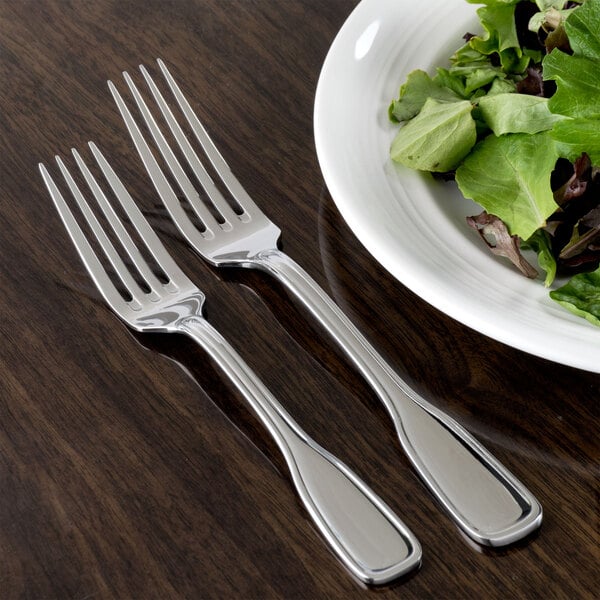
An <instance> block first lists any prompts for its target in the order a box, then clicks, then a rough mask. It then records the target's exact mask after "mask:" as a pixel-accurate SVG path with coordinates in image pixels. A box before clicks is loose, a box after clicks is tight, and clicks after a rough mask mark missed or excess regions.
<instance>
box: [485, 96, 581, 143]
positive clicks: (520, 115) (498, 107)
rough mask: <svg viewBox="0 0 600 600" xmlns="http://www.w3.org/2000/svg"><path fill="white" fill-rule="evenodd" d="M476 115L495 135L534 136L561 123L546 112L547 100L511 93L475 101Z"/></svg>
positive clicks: (554, 115)
mask: <svg viewBox="0 0 600 600" xmlns="http://www.w3.org/2000/svg"><path fill="white" fill-rule="evenodd" d="M479 115H480V116H481V117H482V118H483V120H484V121H485V122H486V123H487V124H488V126H489V128H490V129H491V130H492V131H493V132H494V133H495V134H496V135H503V134H505V133H538V132H540V131H545V130H547V129H552V126H553V125H554V123H555V122H556V121H559V120H561V119H563V117H562V116H560V115H556V114H554V113H551V112H550V109H549V108H548V99H547V98H540V97H539V96H530V95H528V94H514V93H509V94H492V95H489V94H488V95H487V96H484V97H483V98H481V99H480V100H479ZM580 154H581V153H580Z"/></svg>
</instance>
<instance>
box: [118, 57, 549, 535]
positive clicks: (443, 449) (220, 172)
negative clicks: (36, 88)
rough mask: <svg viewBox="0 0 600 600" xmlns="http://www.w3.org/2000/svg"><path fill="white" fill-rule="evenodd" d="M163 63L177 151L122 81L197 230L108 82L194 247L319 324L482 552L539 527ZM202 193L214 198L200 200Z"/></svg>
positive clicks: (499, 469)
mask: <svg viewBox="0 0 600 600" xmlns="http://www.w3.org/2000/svg"><path fill="white" fill-rule="evenodd" d="M158 65H159V67H160V69H161V71H162V75H163V76H164V79H165V81H166V84H167V87H168V88H169V89H170V91H171V93H172V95H173V96H174V98H175V101H176V104H177V105H178V106H179V110H180V112H181V113H182V114H183V116H184V117H185V120H186V121H187V124H188V126H189V128H190V129H191V130H192V132H193V137H191V136H190V137H191V139H190V137H188V136H187V135H186V134H185V133H184V131H183V129H182V127H181V126H180V124H179V122H178V120H177V118H176V117H175V115H174V113H173V112H172V110H171V108H170V107H169V104H168V103H167V101H166V100H165V98H164V96H163V95H162V93H161V91H160V90H159V88H158V86H157V85H156V84H155V82H154V81H153V79H152V78H151V76H150V75H149V73H148V71H147V70H146V69H145V68H144V67H143V66H141V67H140V70H141V72H142V75H143V77H144V79H145V81H146V83H147V85H148V87H149V89H150V92H151V95H152V97H153V98H154V103H155V104H156V105H157V106H158V108H159V110H160V114H162V118H163V119H164V121H165V122H166V124H167V127H166V128H164V129H165V130H166V132H167V134H168V135H170V137H171V138H174V139H175V141H176V144H177V145H176V146H172V142H171V143H170V142H169V141H167V138H166V137H165V135H164V134H163V131H162V130H161V128H160V127H159V125H158V123H157V121H156V119H155V117H154V116H153V113H152V112H151V111H150V109H149V108H148V105H147V104H146V102H145V101H144V98H143V97H142V94H141V93H140V92H139V90H138V88H137V87H136V85H135V84H134V82H133V80H132V79H131V77H130V76H129V75H128V73H124V74H123V75H124V78H125V81H126V83H127V86H128V87H129V90H130V91H131V93H132V95H133V98H134V100H135V104H136V105H137V107H138V110H139V112H140V115H141V117H142V119H143V121H144V122H145V123H146V126H147V128H148V129H149V131H150V133H151V135H152V138H153V139H154V142H155V144H156V146H157V148H158V150H159V153H160V155H162V158H163V159H164V161H165V162H166V164H167V165H168V168H169V170H170V171H171V174H172V176H173V179H174V180H175V181H176V183H177V186H178V187H179V188H180V190H181V192H182V193H183V194H184V196H185V198H186V199H187V202H188V203H189V205H190V206H191V207H192V210H193V211H194V212H195V216H196V218H198V219H199V220H200V221H201V223H202V225H201V226H200V227H196V226H195V225H194V223H193V222H192V220H191V219H190V217H189V216H188V214H187V213H186V211H185V209H184V208H183V206H182V203H181V202H180V200H179V198H178V196H177V193H176V192H175V191H174V189H173V187H172V186H171V184H170V183H169V181H168V179H167V177H166V176H165V174H164V172H163V171H162V169H161V167H160V166H159V164H158V162H157V160H156V159H155V157H154V155H153V153H152V151H151V149H150V147H149V145H148V143H147V142H146V139H145V137H144V135H143V134H142V133H141V131H140V129H139V127H138V125H137V124H136V121H135V119H134V118H133V116H132V114H131V112H130V110H129V109H128V107H127V105H126V103H125V102H124V100H123V98H122V96H121V95H120V94H119V92H118V91H117V89H116V87H115V86H114V84H113V83H112V82H110V81H109V82H108V83H109V87H110V90H111V92H112V94H113V97H114V99H115V101H116V103H117V106H118V108H119V110H120V112H121V115H122V116H123V119H124V121H125V124H126V126H127V129H128V130H129V133H130V135H131V137H132V139H133V142H134V144H135V146H136V148H137V150H138V153H139V154H140V156H141V158H142V161H143V162H144V165H145V167H146V170H147V171H148V174H149V175H150V178H151V180H152V182H153V183H154V186H155V188H156V190H157V191H158V193H159V195H160V197H161V198H162V201H163V202H164V204H165V206H166V208H167V209H168V211H169V213H170V214H171V217H172V218H173V220H174V222H175V224H176V225H177V227H178V228H179V230H180V231H181V233H182V234H183V236H184V237H185V238H186V239H187V240H188V242H189V243H190V244H191V246H192V247H193V248H195V250H196V251H197V252H198V253H199V254H200V255H201V256H202V257H203V258H204V259H206V260H207V261H209V262H210V263H212V264H213V265H216V266H220V267H221V266H222V267H230V266H241V267H251V268H257V269H261V270H263V271H266V272H268V273H270V274H271V275H274V276H275V277H276V278H278V279H279V280H280V281H281V282H282V283H283V284H284V285H285V286H286V287H287V288H288V290H290V291H291V292H292V294H293V295H294V296H295V297H296V298H297V299H298V300H299V301H300V302H301V303H302V304H303V305H304V306H305V307H306V308H307V309H308V310H309V311H310V312H311V313H312V314H313V315H314V316H315V317H316V318H317V320H318V321H319V322H320V323H321V324H322V325H323V327H324V328H325V329H326V330H327V331H328V332H329V334H331V336H332V337H333V339H334V340H335V341H336V342H337V343H338V344H339V346H340V347H341V348H342V349H343V350H344V351H345V353H346V355H347V356H348V357H349V358H350V359H351V360H352V362H353V363H354V364H355V366H356V367H357V368H358V370H359V371H360V372H361V373H362V375H363V376H364V378H365V379H366V381H367V382H368V383H369V384H370V385H371V387H372V388H373V390H374V391H375V392H376V393H377V395H378V396H379V398H380V399H381V401H382V402H383V404H384V405H385V407H386V409H387V411H388V412H389V414H390V415H391V417H392V420H393V422H394V425H395V427H396V431H397V434H398V437H399V439H400V442H401V445H402V447H403V449H404V451H405V452H406V454H407V455H408V457H409V458H410V460H411V462H412V464H413V465H414V467H415V468H416V470H417V472H418V473H419V475H420V476H421V478H422V479H423V481H424V482H425V484H426V485H427V486H428V487H429V489H430V490H431V491H432V492H433V493H434V495H435V496H436V497H437V499H438V500H439V501H440V502H441V504H442V506H443V507H444V508H445V509H446V510H447V512H448V513H449V514H450V515H451V516H452V517H453V519H454V520H455V522H456V523H457V524H458V525H459V527H460V528H461V529H462V530H463V531H464V532H465V533H466V534H467V535H468V536H469V537H471V538H472V539H474V540H475V541H477V542H479V543H481V544H486V545H491V546H502V545H506V544H510V543H512V542H514V541H516V540H518V539H520V538H522V537H524V536H526V535H528V534H529V533H530V532H531V531H533V530H535V529H537V528H538V527H539V525H540V524H541V520H542V509H541V506H540V505H539V503H538V502H537V500H536V499H535V497H534V496H533V495H532V494H531V493H530V492H529V490H527V489H526V488H525V487H524V486H523V485H522V484H521V483H520V482H519V481H518V480H517V479H516V478H515V477H514V475H513V474H512V473H510V472H509V471H508V470H507V469H506V468H505V467H504V466H503V465H502V464H501V463H500V462H499V461H498V460H496V459H495V458H494V457H493V456H492V455H491V454H490V453H489V452H488V451H487V450H486V449H485V448H484V447H483V446H482V445H481V444H480V443H479V442H478V441H477V440H476V439H475V438H473V437H472V436H471V435H470V434H469V433H468V432H467V431H466V430H465V429H464V428H463V427H462V426H460V425H459V424H458V423H457V422H456V421H454V420H453V419H452V418H450V417H449V416H448V415H447V414H445V413H444V412H442V411H441V410H439V409H438V408H436V407H435V406H433V405H432V404H431V403H430V402H428V401H427V400H425V399H424V398H423V397H421V396H420V395H419V394H417V393H416V392H415V391H414V390H413V389H411V388H410V386H409V385H408V384H407V383H406V382H405V381H403V380H402V379H401V378H400V377H399V376H398V374H397V373H395V372H394V370H393V369H392V368H391V367H390V366H389V365H388V364H387V363H386V362H385V360H384V359H383V358H382V357H381V356H380V355H379V353H378V352H377V351H376V350H375V348H373V346H372V345H371V344H370V343H369V342H368V341H367V340H366V338H365V337H364V336H363V335H362V334H361V333H360V332H359V331H358V329H357V328H356V327H355V326H354V325H353V324H352V322H351V321H350V320H349V319H348V317H346V315H345V314H344V313H343V312H342V311H341V310H340V308H339V307H338V306H337V305H336V304H335V303H334V302H333V300H332V299H331V298H330V297H329V296H328V295H327V294H326V293H325V292H324V291H323V290H322V289H321V288H320V287H319V285H318V284H317V283H316V282H315V281H314V280H313V279H312V278H311V277H310V276H309V275H308V274H307V273H306V271H304V269H302V268H301V267H300V266H299V265H298V264H297V263H295V262H294V261H293V260H292V259H291V258H290V257H289V256H287V255H285V254H284V253H283V252H281V251H280V250H279V249H278V248H277V242H278V239H279V235H280V231H279V229H278V228H277V227H276V226H275V225H274V224H273V223H272V222H271V221H270V220H269V219H268V218H267V217H266V215H265V214H264V213H263V212H262V211H261V210H260V209H259V208H258V207H257V206H256V204H255V203H254V202H253V201H252V199H251V198H250V197H249V195H248V194H247V193H246V191H245V190H244V188H243V187H242V186H241V184H240V183H239V182H238V180H237V179H236V178H235V176H234V175H233V174H232V172H231V170H230V169H229V167H228V166H227V163H226V162H225V161H224V159H223V158H222V156H221V155H220V153H219V151H218V150H217V148H216V147H215V145H214V144H213V142H212V141H211V139H210V137H209V136H208V134H207V132H206V130H205V129H204V127H203V126H202V124H201V123H200V121H199V120H198V117H197V116H196V114H195V113H194V111H193V110H192V108H191V106H190V104H189V103H188V101H187V100H186V98H185V97H184V95H183V93H182V92H181V90H180V88H179V87H178V85H177V83H176V82H175V80H174V79H173V77H172V76H171V74H170V73H169V71H168V70H167V68H166V66H165V65H164V63H163V62H162V61H161V60H158ZM194 138H195V140H194ZM193 143H194V144H195V145H196V147H199V148H198V149H200V148H201V149H202V150H203V152H204V155H205V161H206V162H207V164H210V165H212V169H213V171H214V172H215V173H216V176H217V178H218V179H220V180H221V183H223V184H224V187H226V188H227V190H228V192H229V194H230V196H231V198H230V200H231V199H232V200H233V205H234V206H235V209H234V208H232V207H231V205H230V203H229V202H228V201H227V200H226V198H225V197H224V195H223V194H222V193H221V192H220V191H219V188H218V187H217V186H216V185H215V183H214V182H213V179H211V176H210V175H209V173H208V171H207V169H206V168H205V166H204V164H203V162H202V161H201V160H200V158H199V156H198V154H197V152H196V149H195V148H194V145H193ZM173 147H175V148H176V149H177V147H178V150H176V151H177V153H178V154H179V155H181V156H182V157H183V161H184V164H185V163H187V165H186V166H187V167H188V169H187V172H189V171H191V172H192V173H193V177H194V178H195V180H196V183H194V182H193V181H192V180H191V179H190V177H189V176H188V175H187V173H186V170H185V169H184V167H183V166H182V164H181V159H180V158H178V157H177V155H176V151H174V150H173ZM199 191H202V192H203V194H204V195H205V196H207V197H208V198H207V199H206V200H203V199H201V197H200V195H199ZM215 211H216V212H217V213H219V217H218V218H215V216H214V214H215Z"/></svg>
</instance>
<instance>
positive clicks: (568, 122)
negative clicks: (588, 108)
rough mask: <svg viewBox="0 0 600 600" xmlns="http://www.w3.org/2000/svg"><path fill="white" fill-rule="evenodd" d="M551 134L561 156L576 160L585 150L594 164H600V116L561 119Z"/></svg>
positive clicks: (572, 160)
mask: <svg viewBox="0 0 600 600" xmlns="http://www.w3.org/2000/svg"><path fill="white" fill-rule="evenodd" d="M550 135H551V136H552V138H553V139H554V141H555V142H556V146H557V149H558V152H559V154H560V156H562V157H564V158H567V159H569V160H570V161H571V162H575V160H577V158H578V157H579V156H581V155H582V154H583V153H584V152H585V153H586V154H587V155H588V156H589V157H590V160H591V161H592V164H593V165H600V118H597V119H565V120H561V121H560V122H558V123H555V124H554V127H553V129H552V131H551V133H550Z"/></svg>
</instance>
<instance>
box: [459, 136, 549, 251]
mask: <svg viewBox="0 0 600 600" xmlns="http://www.w3.org/2000/svg"><path fill="white" fill-rule="evenodd" d="M556 161H557V154H556V151H555V148H554V143H553V142H552V139H551V138H550V136H549V134H548V132H542V133H536V134H534V135H529V134H525V133H512V134H508V135H503V136H500V137H496V136H494V135H489V136H488V137H486V138H485V139H484V140H483V141H482V142H480V143H479V144H477V145H476V146H475V148H474V149H473V151H472V152H471V153H470V154H469V155H468V156H467V157H466V158H465V160H464V161H463V163H462V164H461V165H460V167H459V168H458V169H457V171H456V181H457V183H458V186H459V188H460V190H461V192H462V193H463V195H464V196H465V197H467V198H472V199H473V200H474V201H475V202H477V204H479V205H481V206H482V207H483V208H484V209H485V210H486V211H487V212H488V213H490V214H493V215H496V216H497V217H499V218H500V219H502V220H503V221H504V222H505V223H506V226H507V227H508V229H509V232H510V234H511V235H518V236H519V237H520V238H522V239H524V240H527V239H529V238H530V237H531V236H532V235H533V233H534V232H535V231H536V230H537V229H539V228H540V227H543V226H544V225H545V223H546V219H547V218H548V217H549V216H550V215H551V214H552V213H553V212H554V211H555V210H556V209H557V208H558V207H557V205H556V202H555V201H554V197H553V194H552V188H551V187H550V174H551V173H552V171H553V169H554V166H555V164H556Z"/></svg>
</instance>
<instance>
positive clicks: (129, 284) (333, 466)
mask: <svg viewBox="0 0 600 600" xmlns="http://www.w3.org/2000/svg"><path fill="white" fill-rule="evenodd" d="M90 147H91V150H92V153H93V155H94V157H95V159H96V162H97V164H98V166H99V168H100V170H101V171H102V173H103V175H104V177H105V179H106V182H107V183H108V187H109V189H110V190H112V194H113V195H114V196H115V197H116V199H117V200H118V205H120V206H121V207H122V209H123V211H124V213H125V214H126V215H127V219H128V220H129V221H130V222H131V223H132V224H133V226H134V228H135V231H136V232H137V235H138V236H139V238H140V240H141V241H142V242H143V245H144V246H145V247H146V249H147V250H148V251H149V252H150V254H151V255H152V257H153V259H154V261H155V262H156V265H158V267H159V269H160V271H161V272H162V275H161V277H160V278H159V277H158V276H157V275H156V274H155V272H154V270H153V269H152V265H151V264H149V263H148V261H147V260H146V258H145V257H144V254H142V251H141V250H140V245H139V243H136V241H134V239H135V238H134V236H132V235H130V233H129V231H128V229H127V228H126V226H125V225H124V222H123V221H122V220H121V218H120V216H119V215H118V213H117V211H116V210H115V209H114V207H113V204H112V203H111V202H110V201H109V199H108V196H107V195H106V193H105V192H104V189H103V188H102V187H101V185H100V184H99V182H98V180H97V179H96V178H95V177H94V175H93V174H92V172H91V171H90V169H89V168H88V167H87V166H86V164H85V163H84V161H83V159H82V158H81V156H80V155H79V153H78V152H77V151H76V150H73V156H74V157H75V161H76V163H77V165H78V167H79V170H80V171H81V173H82V175H83V178H84V179H85V181H86V183H87V185H88V187H89V191H90V192H91V194H92V196H93V197H94V198H95V199H96V202H97V204H98V206H99V208H100V211H98V210H97V209H96V210H93V209H92V208H91V206H90V204H89V203H88V202H87V201H86V199H85V197H84V194H83V193H82V192H81V189H80V187H79V186H78V185H77V183H76V181H75V179H74V178H73V177H72V176H71V173H70V172H69V170H68V169H67V167H66V166H65V163H64V162H63V161H62V160H61V159H60V158H59V157H56V160H57V163H58V166H59V169H60V171H61V173H62V175H63V177H64V179H65V181H66V184H67V187H68V189H69V190H70V192H71V194H72V196H73V198H74V199H75V201H76V203H77V205H78V206H79V208H80V210H81V212H82V213H83V216H84V218H85V220H86V221H87V223H88V225H89V227H90V229H91V230H92V231H93V233H94V236H95V237H96V240H97V243H98V245H99V246H100V247H101V249H102V252H103V253H104V254H105V258H106V259H107V260H108V262H109V263H110V265H111V267H112V269H113V270H114V272H115V273H116V275H117V277H118V279H119V280H120V284H119V286H117V285H116V284H115V283H114V282H113V280H112V279H111V277H110V275H109V273H108V272H107V271H106V270H105V267H104V266H103V262H102V260H103V259H102V257H101V254H100V255H99V254H98V253H97V252H96V251H95V250H94V249H93V247H92V245H91V244H90V242H89V241H88V239H87V237H86V235H85V234H84V232H83V230H82V229H81V227H80V226H79V224H78V221H77V219H76V218H75V216H74V213H73V212H72V211H71V209H70V208H69V205H68V204H67V202H66V201H65V199H64V197H63V196H62V194H61V192H60V189H59V187H58V186H57V185H56V183H55V182H54V180H53V179H52V177H51V176H50V174H49V173H48V171H47V169H46V168H45V167H44V165H40V170H41V173H42V176H43V178H44V181H45V183H46V186H47V187H48V190H49V192H50V195H51V196H52V199H53V200H54V203H55V205H56V208H57V209H58V212H59V214H60V216H61V218H62V220H63V222H64V224H65V227H66V229H67V231H68V232H69V235H70V236H71V239H72V241H73V243H74V244H75V246H76V248H77V251H78V252H79V255H80V257H81V259H82V261H83V263H84V264H85V266H86V268H87V270H88V272H89V274H90V275H91V277H92V279H93V280H94V281H95V283H96V285H97V286H98V289H99V290H100V292H101V293H102V295H103V297H104V299H105V300H106V302H107V303H108V305H109V306H110V307H111V308H112V309H113V310H114V312H116V313H117V315H118V316H119V317H121V319H122V320H123V321H125V322H126V323H127V324H128V325H129V326H130V327H132V328H133V329H135V330H137V331H154V332H166V333H171V332H182V333H184V334H187V335H188V336H190V337H191V338H192V339H194V340H195V341H196V342H197V343H198V344H200V346H202V348H204V350H205V351H206V352H207V353H208V354H209V355H210V356H211V358H212V359H213V360H214V361H215V362H216V363H217V364H218V365H219V367H220V368H221V369H222V370H223V371H224V373H225V374H226V375H227V376H228V377H229V378H230V379H231V381H232V382H233V383H234V385H235V386H236V388H237V389H238V390H239V392H240V393H241V394H242V395H243V397H244V398H245V399H246V400H247V402H248V404H249V405H250V406H251V408H252V409H253V410H254V412H255V413H256V414H257V416H258V417H259V418H260V420H261V421H262V423H263V424H264V425H265V427H266V428H267V430H268V431H269V432H270V433H271V435H272V436H273V438H274V439H275V441H276V442H277V445H278V446H279V448H280V449H281V451H282V453H283V455H284V457H285V459H286V462H287V465H288V467H289V469H290V472H291V475H292V480H293V482H294V484H295V487H296V490H297V491H298V494H299V496H300V498H301V499H302V501H303V503H304V505H305V507H306V508H307V510H308V512H309V514H310V516H311V517H312V519H313V520H314V522H315V523H316V525H317V527H318V528H319V530H320V531H321V533H322V534H323V536H324V537H325V539H326V540H327V541H328V542H329V544H330V545H331V547H332V548H333V550H334V551H335V552H336V554H337V556H338V557H339V558H340V559H341V561H342V562H343V563H344V564H345V565H346V567H347V568H348V569H349V570H350V571H351V572H352V573H353V574H354V575H355V576H357V577H358V578H360V579H361V580H362V581H364V582H366V583H371V584H381V583H385V582H387V581H389V580H391V579H393V578H396V577H398V576H400V575H402V574H404V573H406V572H408V571H409V570H411V569H413V568H416V567H417V566H418V565H419V564H420V560H421V548H420V546H419V542H418V541H417V540H416V538H415V537H414V535H413V534H412V533H411V531H410V530H409V529H408V528H407V527H406V526H405V525H404V524H403V523H402V522H401V521H400V520H399V519H398V517H396V516H395V515H394V514H393V512H392V511H391V509H390V508H389V507H388V506H387V505H386V504H385V503H384V502H383V501H382V500H381V499H380V498H379V497H378V496H376V495H375V493H374V492H373V491H372V490H371V489H370V488H368V487H367V485H366V484H365V483H364V482H363V481H362V480H360V479H359V478H358V477H357V475H356V474H354V473H353V472H352V471H351V470H350V469H349V468H348V467H347V466H346V465H344V464H343V463H342V462H341V461H339V460H338V459H337V458H335V457H334V456H333V455H332V454H330V453H329V452H327V451H326V450H325V449H323V448H322V447H321V446H319V445H318V444H317V443H316V442H315V441H314V440H312V439H311V438H310V437H309V436H308V435H307V434H306V432H304V431H303V430H302V429H301V428H300V426H299V425H298V424H297V423H296V422H295V421H294V420H293V419H292V417H291V416H290V415H289V414H288V413H287V412H286V411H285V409H284V408H283V407H282V406H281V405H280V404H279V403H278V402H277V400H276V399H275V398H274V397H273V395H272V394H271V393H270V392H269V391H268V390H267V388H266V387H265V385H264V384H263V383H262V382H261V381H260V380H259V378H258V376H257V375H256V374H255V373H254V372H253V371H252V370H251V369H250V367H249V366H248V365H247V364H246V363H245V362H244V361H243V359H242V358H241V357H240V355H239V354H238V353H237V352H236V351H235V350H234V348H233V347H232V346H231V345H230V344H229V343H228V342H227V341H226V340H225V339H224V338H223V337H222V336H221V335H220V334H219V333H218V332H217V331H216V330H215V329H214V328H213V327H212V326H211V325H210V324H209V323H208V321H206V320H205V319H204V318H203V316H202V307H203V304H204V294H203V293H202V292H201V291H200V290H199V289H198V288H197V287H196V286H195V285H194V284H193V283H192V282H191V281H190V280H189V279H188V278H187V277H186V275H185V274H184V273H183V271H181V269H180V268H179V267H178V266H177V264H176V263H175V262H174V261H173V259H172V258H171V256H170V255H169V254H168V253H167V251H166V250H165V248H164V246H163V245H162V244H161V242H160V240H159V239H158V237H157V236H156V234H155V233H154V231H153V230H152V228H151V227H150V225H149V224H148V222H147V221H146V220H145V218H144V217H143V216H142V213H141V212H140V210H139V209H138V208H137V206H136V204H135V202H134V201H133V199H132V198H131V196H130V195H129V193H128V192H127V190H126V189H125V187H124V186H123V184H122V183H121V181H120V180H119V178H118V177H117V175H116V174H115V172H114V171H113V169H112V168H111V167H110V165H109V164H108V162H107V161H106V159H105V158H104V156H103V155H102V154H101V153H100V151H99V150H98V148H97V147H96V146H95V145H94V144H92V143H90ZM104 187H105V188H106V187H107V186H106V185H105V186H104ZM96 213H98V214H103V215H104V218H105V219H106V221H107V222H108V223H109V224H110V228H111V229H112V233H113V234H114V236H116V238H117V239H118V240H119V244H120V246H121V248H120V249H117V248H119V245H115V244H113V242H112V241H111V239H110V238H109V234H107V232H106V231H105V229H104V228H103V226H102V225H101V223H100V220H99V219H98V218H97V217H96ZM122 254H123V255H124V256H126V257H128V259H129V261H130V262H131V263H132V264H133V266H134V268H133V269H131V268H130V267H128V266H127V265H126V263H125V262H124V260H123V259H122V258H121V255H122ZM136 272H137V273H136ZM140 277H141V279H142V280H143V283H140V282H139V278H140ZM161 279H162V280H161ZM123 288H124V290H123V291H121V290H122V289H123Z"/></svg>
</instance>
